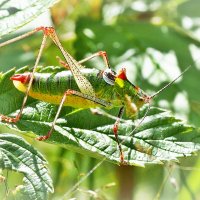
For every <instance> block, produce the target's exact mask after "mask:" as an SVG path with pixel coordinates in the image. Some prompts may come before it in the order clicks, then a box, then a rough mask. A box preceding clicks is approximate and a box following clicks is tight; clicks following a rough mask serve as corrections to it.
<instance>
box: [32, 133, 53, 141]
mask: <svg viewBox="0 0 200 200" xmlns="http://www.w3.org/2000/svg"><path fill="white" fill-rule="evenodd" d="M50 136H51V132H50V131H49V132H48V133H47V135H43V136H40V137H37V138H36V140H38V141H43V140H47V139H49V137H50Z"/></svg>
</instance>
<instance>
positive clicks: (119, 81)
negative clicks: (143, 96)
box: [115, 78, 124, 88]
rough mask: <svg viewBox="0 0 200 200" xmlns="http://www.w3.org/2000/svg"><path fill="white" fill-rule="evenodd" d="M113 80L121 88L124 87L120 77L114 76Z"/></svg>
mask: <svg viewBox="0 0 200 200" xmlns="http://www.w3.org/2000/svg"><path fill="white" fill-rule="evenodd" d="M115 82H116V83H117V84H118V85H119V87H121V88H123V87H124V80H123V79H121V78H116V79H115Z"/></svg>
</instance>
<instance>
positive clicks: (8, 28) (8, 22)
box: [0, 0, 58, 38]
mask: <svg viewBox="0 0 200 200" xmlns="http://www.w3.org/2000/svg"><path fill="white" fill-rule="evenodd" d="M57 1H58V0H40V1H38V0H33V1H27V0H22V1H20V3H17V1H15V2H13V1H5V0H0V14H1V15H0V16H1V17H0V38H1V37H2V36H3V35H6V34H8V33H10V32H12V31H14V30H16V29H18V28H19V27H21V26H23V25H25V24H26V23H28V22H30V21H32V20H33V19H35V18H36V17H37V16H38V15H40V14H42V13H43V12H45V11H47V9H48V8H49V7H51V6H53V5H54V4H55V3H56V2H57ZM14 3H15V4H14Z"/></svg>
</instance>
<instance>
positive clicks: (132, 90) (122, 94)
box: [0, 27, 189, 164]
mask: <svg viewBox="0 0 200 200" xmlns="http://www.w3.org/2000/svg"><path fill="white" fill-rule="evenodd" d="M38 31H43V40H42V44H41V46H40V49H39V53H38V56H37V58H36V61H35V65H34V67H33V71H32V72H27V73H23V74H15V75H13V76H12V77H11V80H12V81H13V83H14V85H15V87H16V88H17V89H18V90H19V91H21V92H24V93H25V96H24V100H23V103H22V107H21V109H20V111H19V113H18V114H17V115H16V117H14V118H12V117H8V116H5V115H0V118H1V120H2V121H5V122H17V121H18V120H19V119H20V117H21V115H22V112H23V109H24V106H25V104H26V101H27V98H28V96H31V97H33V98H35V99H39V100H42V101H46V102H49V103H52V104H57V105H59V107H58V111H57V113H56V116H55V118H54V120H53V122H52V127H51V129H50V130H49V132H48V133H47V135H44V136H40V137H38V138H37V140H40V141H41V140H46V139H48V138H49V137H50V136H51V134H52V132H53V130H54V126H55V124H56V120H57V119H58V117H59V114H60V112H61V109H62V107H63V106H70V107H76V108H95V107H105V108H107V109H111V108H114V107H118V108H119V114H118V116H117V120H116V122H115V123H114V126H113V132H114V135H115V138H116V142H117V144H118V147H119V151H120V161H121V163H122V164H125V163H126V162H125V161H124V154H123V150H122V148H121V144H120V142H119V139H118V133H117V132H118V126H119V122H120V119H121V118H122V115H123V112H124V110H125V109H126V114H127V116H129V117H130V118H133V117H134V116H135V115H136V114H137V112H138V110H139V109H140V108H141V107H142V106H143V105H144V104H149V106H150V101H151V100H152V99H153V98H154V97H155V96H156V95H158V94H159V93H160V92H161V91H163V90H164V89H166V88H167V87H169V86H170V85H171V84H172V83H174V82H175V81H176V80H177V79H178V78H179V77H180V76H182V75H183V73H185V72H186V71H187V70H188V68H189V67H188V68H186V69H185V70H184V71H183V72H182V73H181V74H180V75H179V76H178V77H176V78H175V79H174V80H173V81H172V82H170V83H169V84H167V85H166V86H165V87H163V88H162V89H160V90H159V91H158V92H156V93H155V94H153V95H151V96H149V95H147V94H146V93H145V92H144V91H143V90H141V89H140V88H139V87H137V86H135V85H133V84H132V83H131V82H130V81H129V80H128V79H127V76H126V70H125V68H123V69H121V70H120V71H119V72H118V73H115V72H114V71H113V70H111V68H110V65H109V61H108V57H107V54H106V52H105V51H100V52H97V53H95V54H93V55H91V56H90V57H88V58H85V59H83V60H81V61H79V62H78V61H76V60H75V59H74V58H73V57H72V56H71V55H70V54H69V53H68V52H67V51H66V50H65V49H64V48H63V46H62V45H61V43H60V40H59V39H58V36H57V34H56V32H55V29H54V28H53V27H38V28H36V29H34V30H33V31H30V32H28V33H25V34H23V35H20V36H18V37H16V38H13V39H11V40H8V41H6V42H3V43H1V44H0V47H2V46H5V45H8V44H10V43H13V42H15V41H18V40H21V39H23V38H25V37H28V36H30V35H32V34H34V33H36V32H38ZM47 37H50V38H51V39H52V40H53V42H54V43H55V44H56V46H57V47H58V48H59V49H60V51H61V53H62V55H63V57H64V59H65V61H62V60H61V59H60V63H61V64H62V65H63V66H64V67H65V68H67V69H68V70H65V71H62V72H59V73H57V74H54V75H52V74H51V73H46V74H44V73H39V72H36V69H37V66H38V64H39V61H40V58H41V55H42V52H43V49H44V47H45V43H46V39H47ZM96 56H101V57H102V58H103V60H104V62H105V65H106V69H105V70H103V71H100V70H97V69H88V68H84V67H83V66H82V63H84V62H86V61H88V60H90V59H92V58H94V57H96ZM52 88H54V89H52ZM55 88H56V90H55ZM147 112H148V111H147ZM146 114H147V113H146ZM145 116H146V115H145ZM145 116H144V117H145ZM143 119H144V118H143Z"/></svg>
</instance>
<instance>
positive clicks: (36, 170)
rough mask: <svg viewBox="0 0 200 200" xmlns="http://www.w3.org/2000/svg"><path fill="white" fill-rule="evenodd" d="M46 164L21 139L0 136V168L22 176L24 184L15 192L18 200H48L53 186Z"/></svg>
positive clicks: (36, 152)
mask: <svg viewBox="0 0 200 200" xmlns="http://www.w3.org/2000/svg"><path fill="white" fill-rule="evenodd" d="M46 164H47V162H46V160H45V159H44V157H43V156H42V155H41V154H40V153H39V152H38V151H37V150H35V149H34V148H33V147H32V146H31V145H30V144H28V143H27V142H25V140H24V139H22V138H21V137H19V136H15V135H11V134H0V168H1V169H3V170H4V169H6V170H12V171H16V172H19V173H22V174H23V175H24V178H23V183H24V184H23V185H21V186H20V187H19V186H18V190H17V195H20V199H34V200H43V199H48V194H49V193H50V192H53V185H52V180H51V178H50V176H49V174H48V170H47V167H46Z"/></svg>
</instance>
